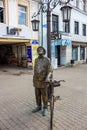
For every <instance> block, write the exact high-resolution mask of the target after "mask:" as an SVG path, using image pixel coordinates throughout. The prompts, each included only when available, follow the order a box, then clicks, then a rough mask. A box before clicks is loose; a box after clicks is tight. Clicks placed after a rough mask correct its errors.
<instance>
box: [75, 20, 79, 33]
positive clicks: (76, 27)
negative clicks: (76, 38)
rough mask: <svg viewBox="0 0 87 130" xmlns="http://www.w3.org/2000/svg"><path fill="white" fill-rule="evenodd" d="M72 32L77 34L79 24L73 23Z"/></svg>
mask: <svg viewBox="0 0 87 130" xmlns="http://www.w3.org/2000/svg"><path fill="white" fill-rule="evenodd" d="M74 32H75V34H79V22H76V21H75V22H74Z"/></svg>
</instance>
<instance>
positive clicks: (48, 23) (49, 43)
mask: <svg viewBox="0 0 87 130" xmlns="http://www.w3.org/2000/svg"><path fill="white" fill-rule="evenodd" d="M50 18H51V11H49V4H48V11H47V56H48V57H49V58H50V60H51V35H50V33H51V29H50V28H51V26H50Z"/></svg>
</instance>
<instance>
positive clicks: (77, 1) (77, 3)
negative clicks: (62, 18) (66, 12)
mask: <svg viewBox="0 0 87 130" xmlns="http://www.w3.org/2000/svg"><path fill="white" fill-rule="evenodd" d="M76 7H77V8H79V0H76Z"/></svg>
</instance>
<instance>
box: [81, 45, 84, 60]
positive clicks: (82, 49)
mask: <svg viewBox="0 0 87 130" xmlns="http://www.w3.org/2000/svg"><path fill="white" fill-rule="evenodd" d="M81 51H83V55H81ZM84 59H85V47H82V46H80V60H84Z"/></svg>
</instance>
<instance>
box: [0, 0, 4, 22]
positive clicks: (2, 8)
mask: <svg viewBox="0 0 87 130" xmlns="http://www.w3.org/2000/svg"><path fill="white" fill-rule="evenodd" d="M1 1H2V2H3V7H1V6H0V8H1V10H2V11H3V14H1V13H2V11H1V10H0V14H1V15H0V17H1V16H2V15H3V16H2V17H3V20H1V18H0V23H5V18H4V16H5V15H4V13H5V1H3V0H1Z"/></svg>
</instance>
